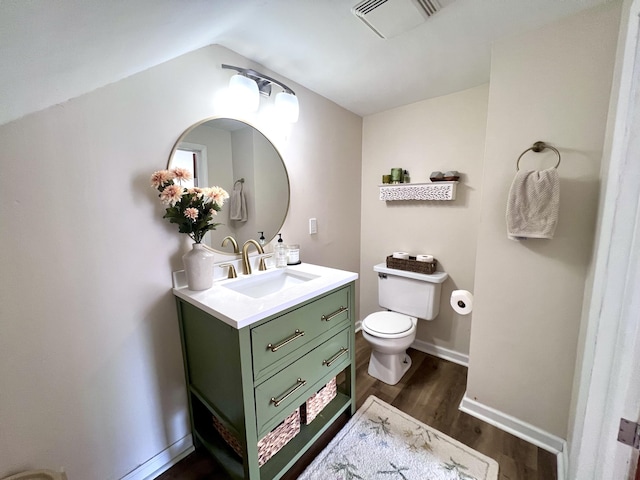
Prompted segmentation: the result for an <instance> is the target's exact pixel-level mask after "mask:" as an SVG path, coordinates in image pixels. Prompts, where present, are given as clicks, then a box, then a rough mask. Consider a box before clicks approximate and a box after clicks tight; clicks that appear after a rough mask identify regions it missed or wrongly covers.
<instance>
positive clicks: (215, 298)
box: [173, 263, 358, 329]
mask: <svg viewBox="0 0 640 480" xmlns="http://www.w3.org/2000/svg"><path fill="white" fill-rule="evenodd" d="M286 269H287V270H289V271H291V272H298V273H300V274H303V275H304V274H307V275H313V276H316V277H317V278H313V279H311V280H309V281H306V282H304V283H301V284H298V285H293V286H290V287H288V288H286V289H284V290H281V291H279V292H275V293H273V294H270V295H265V296H263V297H260V298H253V297H250V296H247V295H244V294H242V293H239V292H236V291H234V290H231V289H230V288H226V287H225V286H224V285H225V284H228V285H230V284H231V282H237V281H242V280H245V281H246V280H248V277H249V275H238V278H237V279H234V280H228V279H226V278H225V279H223V280H218V281H215V282H214V283H213V286H212V287H211V288H210V289H208V290H202V291H193V290H189V289H188V288H187V286H186V279H185V275H184V271H179V272H174V274H173V279H174V280H173V282H174V288H173V293H174V295H176V296H177V297H179V298H181V299H183V300H185V301H186V302H189V303H190V304H192V305H194V306H196V307H198V308H200V309H201V310H203V311H205V312H207V313H209V314H211V315H213V316H214V317H216V318H218V319H219V320H222V321H223V322H225V323H227V324H229V325H231V326H232V327H234V328H237V329H240V328H243V327H246V326H248V325H251V324H252V323H254V322H257V321H259V320H262V319H263V318H266V317H268V316H270V315H273V314H276V313H278V312H280V311H282V310H285V309H287V308H289V307H293V306H294V305H297V304H299V303H301V302H304V301H306V300H310V299H312V298H314V297H316V296H318V295H321V294H323V293H326V292H329V291H331V290H333V289H334V288H338V287H341V286H342V285H346V284H347V283H349V282H352V281H354V280H356V279H357V278H358V274H357V273H353V272H348V271H345V270H338V269H335V268H328V267H321V266H319V265H312V264H309V263H302V264H300V265H289V266H287V267H286ZM272 271H273V269H270V270H267V271H266V272H260V271H256V272H254V273H252V274H251V275H250V277H251V279H254V278H255V279H258V278H259V277H260V276H261V275H268V274H269V273H270V272H272Z"/></svg>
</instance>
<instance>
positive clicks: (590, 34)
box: [467, 3, 620, 438]
mask: <svg viewBox="0 0 640 480" xmlns="http://www.w3.org/2000/svg"><path fill="white" fill-rule="evenodd" d="M619 16H620V4H619V3H613V4H608V5H606V6H604V7H602V8H597V9H594V10H589V11H586V12H584V13H582V14H579V15H577V16H573V17H571V18H568V19H566V20H564V21H561V22H558V23H556V24H553V25H550V26H548V27H545V28H542V29H540V30H537V31H534V32H529V33H525V34H523V35H521V36H519V37H516V38H510V39H508V40H505V41H501V42H498V43H497V44H495V45H494V47H493V50H492V68H491V81H490V85H491V87H490V94H489V116H488V125H487V143H486V154H485V165H484V168H485V170H484V178H483V182H482V191H483V203H482V212H481V220H480V228H479V231H478V250H477V262H476V277H475V299H476V302H475V312H474V317H473V323H472V328H471V352H470V357H471V360H470V367H469V375H468V389H467V396H468V397H469V398H471V399H473V400H476V401H477V402H479V403H480V404H483V405H485V406H489V407H492V408H494V409H496V410H498V411H500V412H502V413H503V414H506V415H510V416H513V417H516V418H517V419H519V420H520V421H524V422H526V423H529V424H531V425H533V426H535V427H537V428H540V429H542V430H544V431H546V432H548V433H550V434H552V435H556V436H558V437H561V438H566V434H567V420H568V412H569V405H570V398H571V388H572V377H573V372H574V363H575V358H576V344H577V339H578V331H579V324H580V318H581V308H582V300H583V293H584V288H585V278H586V274H587V269H588V266H589V262H590V259H591V252H592V245H593V239H594V231H595V219H596V212H597V204H598V192H599V171H600V163H601V156H602V149H603V139H604V133H605V125H606V120H607V109H608V104H609V92H610V88H611V79H612V72H613V64H614V60H615V48H616V40H617V30H618V21H619ZM537 140H544V141H547V142H549V143H550V144H551V145H554V146H556V147H557V148H558V149H559V150H560V152H561V154H562V163H561V165H560V167H559V173H560V177H561V186H560V192H561V193H560V218H559V223H558V227H557V229H556V234H555V237H554V238H553V239H552V240H528V241H523V242H517V241H512V240H508V239H507V236H506V227H505V220H504V215H505V205H506V198H507V194H508V191H509V187H510V184H511V181H512V179H513V176H514V174H515V162H516V159H517V157H518V155H520V153H521V152H522V151H523V150H524V149H526V148H528V147H529V146H531V144H532V143H533V142H535V141H537ZM554 163H555V157H554V155H553V154H552V153H551V154H547V153H543V154H527V156H526V157H524V158H523V159H522V163H521V166H522V167H523V168H527V169H537V168H548V167H549V166H551V165H553V164H554Z"/></svg>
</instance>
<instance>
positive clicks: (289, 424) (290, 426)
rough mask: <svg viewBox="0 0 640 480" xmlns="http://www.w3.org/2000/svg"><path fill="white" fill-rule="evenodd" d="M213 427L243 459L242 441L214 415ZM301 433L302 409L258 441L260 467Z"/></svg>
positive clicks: (297, 410)
mask: <svg viewBox="0 0 640 480" xmlns="http://www.w3.org/2000/svg"><path fill="white" fill-rule="evenodd" d="M212 418H213V426H214V427H215V429H216V430H217V431H218V433H219V434H220V435H221V436H222V438H223V439H224V441H225V442H227V444H228V445H229V446H230V447H231V448H232V449H233V451H234V452H236V453H237V454H238V455H239V456H240V458H242V445H241V444H240V441H239V440H238V439H237V438H236V437H235V436H234V435H233V434H232V433H231V432H230V431H229V430H227V428H226V427H225V426H224V425H223V424H222V422H220V420H218V418H216V416H215V415H212ZM298 433H300V409H298V408H296V410H295V411H294V412H293V413H292V414H291V415H289V416H288V417H287V418H285V419H284V420H283V422H282V423H281V424H280V425H278V426H277V427H276V428H274V429H273V430H271V431H270V432H269V433H267V434H266V435H265V436H264V437H262V438H261V439H260V441H258V465H259V466H262V465H264V464H265V463H267V461H268V460H269V459H270V458H271V457H273V456H274V455H275V454H276V453H278V452H279V451H280V449H281V448H282V447H284V446H285V445H286V444H287V443H288V442H289V441H290V440H291V439H292V438H293V437H295V436H296V435H297V434H298Z"/></svg>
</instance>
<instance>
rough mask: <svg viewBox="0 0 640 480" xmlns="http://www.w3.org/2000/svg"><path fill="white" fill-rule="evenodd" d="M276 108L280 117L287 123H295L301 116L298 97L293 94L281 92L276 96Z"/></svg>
mask: <svg viewBox="0 0 640 480" xmlns="http://www.w3.org/2000/svg"><path fill="white" fill-rule="evenodd" d="M275 107H276V111H277V114H278V116H279V117H280V118H281V119H282V120H283V121H285V122H288V123H295V122H297V121H298V117H299V115H300V106H299V104H298V97H296V96H295V95H294V94H292V93H287V92H279V93H278V94H277V95H276V100H275Z"/></svg>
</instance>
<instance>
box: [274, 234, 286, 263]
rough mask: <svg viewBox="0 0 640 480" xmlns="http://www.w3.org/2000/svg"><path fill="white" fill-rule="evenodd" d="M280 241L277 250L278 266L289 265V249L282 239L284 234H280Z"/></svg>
mask: <svg viewBox="0 0 640 480" xmlns="http://www.w3.org/2000/svg"><path fill="white" fill-rule="evenodd" d="M278 237H279V238H278V243H276V247H275V252H276V267H277V268H284V267H286V266H287V249H286V248H285V246H284V241H283V240H282V234H281V233H279V234H278Z"/></svg>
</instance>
